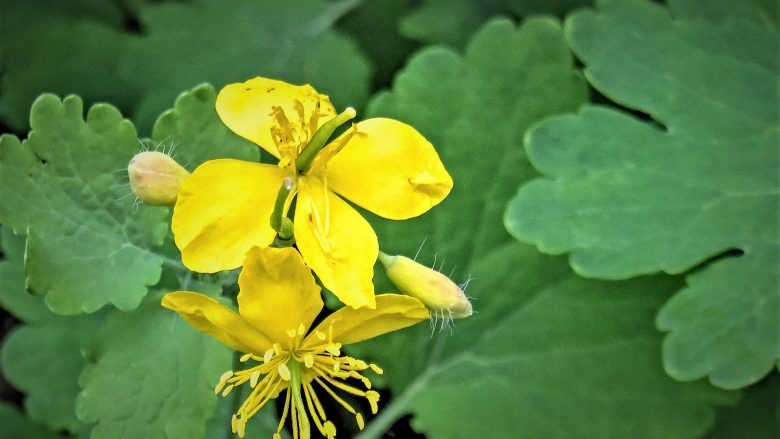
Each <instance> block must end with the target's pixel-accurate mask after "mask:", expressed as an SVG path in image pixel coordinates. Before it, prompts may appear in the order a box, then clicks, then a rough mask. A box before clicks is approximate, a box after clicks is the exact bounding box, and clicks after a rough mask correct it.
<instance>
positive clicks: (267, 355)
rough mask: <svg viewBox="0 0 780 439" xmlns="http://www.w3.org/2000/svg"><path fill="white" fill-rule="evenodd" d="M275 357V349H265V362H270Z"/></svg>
mask: <svg viewBox="0 0 780 439" xmlns="http://www.w3.org/2000/svg"><path fill="white" fill-rule="evenodd" d="M273 357H274V350H273V349H268V350H267V351H265V355H263V363H268V362H270V361H271V359H272V358H273Z"/></svg>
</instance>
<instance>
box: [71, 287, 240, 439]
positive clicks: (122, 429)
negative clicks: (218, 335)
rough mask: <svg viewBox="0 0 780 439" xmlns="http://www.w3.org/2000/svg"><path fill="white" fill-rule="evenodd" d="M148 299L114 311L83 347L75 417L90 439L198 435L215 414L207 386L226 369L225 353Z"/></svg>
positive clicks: (228, 360)
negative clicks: (89, 429) (87, 426)
mask: <svg viewBox="0 0 780 439" xmlns="http://www.w3.org/2000/svg"><path fill="white" fill-rule="evenodd" d="M159 299H160V297H159V295H155V297H150V298H149V300H147V301H145V302H144V303H143V304H142V305H141V306H140V307H139V308H138V309H136V310H135V311H133V312H129V313H121V312H115V313H113V314H112V315H111V316H110V317H109V318H108V320H107V323H106V326H105V328H104V329H103V330H102V331H101V333H100V335H99V336H98V337H97V338H96V340H95V342H94V344H92V345H91V346H89V348H88V350H87V356H88V358H89V359H90V361H91V363H92V364H90V365H89V366H87V369H85V370H84V373H83V374H82V376H81V379H80V384H81V393H80V394H79V396H78V399H77V402H76V411H77V413H78V415H79V418H81V419H82V420H84V421H85V422H88V423H96V425H95V426H94V428H93V430H92V436H91V437H92V438H93V439H95V438H137V437H143V438H171V439H174V438H199V437H204V435H205V429H206V419H207V418H209V417H211V416H212V415H213V413H214V408H215V405H216V402H217V398H218V396H215V395H214V392H213V391H212V389H213V387H214V386H215V385H216V384H217V381H218V380H219V376H220V375H221V374H222V373H223V372H225V371H226V370H228V369H230V367H231V364H232V363H231V362H232V356H231V353H230V351H229V350H228V349H227V348H226V347H224V346H222V345H221V344H220V343H219V342H217V341H215V340H213V339H211V338H209V337H208V336H206V335H204V334H201V333H199V332H198V331H196V330H195V329H192V328H191V327H189V326H188V325H187V323H186V322H184V320H182V319H181V318H180V317H179V316H178V315H177V314H176V313H174V312H172V311H170V310H167V309H164V308H162V307H161V306H160V303H159Z"/></svg>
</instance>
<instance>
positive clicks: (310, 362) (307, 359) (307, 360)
mask: <svg viewBox="0 0 780 439" xmlns="http://www.w3.org/2000/svg"><path fill="white" fill-rule="evenodd" d="M303 364H304V365H305V366H306V367H307V368H309V369H311V367H312V366H314V356H313V355H312V354H306V355H304V356H303Z"/></svg>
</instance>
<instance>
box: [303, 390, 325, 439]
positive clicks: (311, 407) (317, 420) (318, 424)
mask: <svg viewBox="0 0 780 439" xmlns="http://www.w3.org/2000/svg"><path fill="white" fill-rule="evenodd" d="M303 395H304V397H306V406H307V408H308V409H309V413H311V418H312V419H313V420H314V425H315V426H316V427H317V430H319V431H320V433H322V434H323V435H324V434H325V428H324V427H323V426H322V422H321V421H320V418H319V416H317V412H316V411H315V408H314V404H313V403H312V400H311V395H309V386H307V385H304V386H303ZM323 418H324V417H323Z"/></svg>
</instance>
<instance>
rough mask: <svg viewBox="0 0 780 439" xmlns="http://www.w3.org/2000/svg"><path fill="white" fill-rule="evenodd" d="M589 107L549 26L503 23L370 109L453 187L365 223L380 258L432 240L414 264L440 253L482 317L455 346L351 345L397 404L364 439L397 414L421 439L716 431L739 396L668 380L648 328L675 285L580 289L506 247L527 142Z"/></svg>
mask: <svg viewBox="0 0 780 439" xmlns="http://www.w3.org/2000/svg"><path fill="white" fill-rule="evenodd" d="M445 73H446V74H445ZM586 96H587V93H586V87H585V83H584V80H583V78H581V77H580V75H579V74H578V73H577V72H576V71H575V70H574V66H573V59H572V55H571V53H570V52H569V50H568V48H567V47H566V45H565V42H564V39H563V32H562V30H561V28H560V26H559V24H558V23H557V22H556V21H554V20H551V19H535V20H529V21H527V22H526V23H525V24H524V25H523V26H521V27H520V28H515V26H514V25H513V24H512V23H510V22H509V21H505V20H499V21H494V22H491V23H490V24H488V25H487V26H485V27H484V28H483V29H482V30H481V31H480V32H479V33H478V34H477V35H476V36H475V37H474V38H473V40H472V41H471V42H470V44H469V45H468V47H467V49H466V52H465V55H459V54H457V53H455V52H453V51H452V50H449V49H444V48H431V49H427V50H424V51H423V52H421V53H419V54H418V55H416V56H415V57H414V58H413V59H412V61H411V62H410V63H409V65H408V66H407V68H406V69H405V70H404V71H403V72H401V73H400V74H399V75H398V77H397V78H396V81H395V83H394V87H393V90H392V92H389V93H383V94H381V95H379V96H377V97H376V98H375V100H374V101H373V102H372V104H371V106H370V109H371V114H372V115H378V116H391V117H397V118H399V119H401V120H404V121H406V122H408V123H411V124H412V125H414V126H415V127H417V128H418V129H420V130H421V132H422V133H423V134H424V135H425V136H426V137H428V138H429V139H430V140H431V141H432V142H433V143H434V144H435V145H436V146H437V148H438V150H439V151H440V154H441V156H442V160H443V161H444V163H445V165H446V166H447V169H448V170H449V172H450V173H451V174H452V176H453V179H454V180H455V182H456V183H455V188H454V189H453V192H452V194H451V195H450V196H449V197H448V198H447V200H445V201H444V202H443V203H442V204H441V205H440V206H437V207H435V208H434V209H433V210H432V211H431V212H430V213H428V214H427V215H425V216H423V217H421V218H419V219H415V220H412V221H405V222H398V223H394V222H389V221H382V220H378V221H375V222H374V224H375V227H376V230H377V233H378V235H379V237H380V243H381V244H382V245H383V250H384V251H386V252H392V253H396V252H400V253H403V254H407V255H414V254H415V253H416V252H417V249H418V247H419V246H420V244H421V242H422V238H423V237H427V240H426V242H425V244H424V246H423V249H422V251H420V254H419V256H418V260H420V261H423V262H424V263H428V264H437V263H436V262H434V257H433V255H435V260H437V261H438V266H437V268H440V267H441V269H443V270H445V272H450V270H452V272H453V276H454V278H456V279H461V280H467V279H473V280H472V282H471V284H470V286H469V287H468V288H467V293H468V294H470V295H472V296H474V306H475V309H476V310H477V314H476V315H475V316H474V317H472V318H471V319H468V320H465V321H462V322H461V321H456V323H457V327H456V328H455V330H454V335H450V334H449V332H448V329H447V326H446V325H445V324H444V323H442V322H439V325H441V326H443V328H442V329H443V331H440V332H438V333H434V334H431V329H430V328H425V327H417V328H412V329H410V330H407V331H406V332H404V333H400V334H397V335H396V334H393V335H388V336H385V337H383V338H381V339H378V340H377V341H371V342H365V343H363V344H361V345H358V346H357V347H356V348H355V349H354V350H355V351H356V352H359V355H360V356H361V357H364V358H372V359H376V360H377V361H378V363H379V364H380V365H382V366H383V367H384V369H385V375H384V376H383V378H385V380H386V381H385V384H386V385H388V386H389V388H390V390H391V395H392V400H391V402H390V403H389V406H387V407H385V408H384V411H380V415H379V417H378V418H376V419H375V420H374V421H373V423H370V424H369V426H368V427H367V429H366V431H365V432H364V433H363V434H362V435H361V436H360V437H361V438H375V437H380V436H381V434H382V432H384V431H385V429H386V428H388V426H390V425H392V424H393V422H395V421H396V420H397V419H398V418H399V417H401V416H402V415H404V414H407V413H411V414H412V425H413V426H414V427H415V428H416V429H418V430H420V431H422V432H424V433H425V434H426V435H427V436H428V437H432V438H457V437H464V438H467V437H475V436H477V435H484V436H487V437H502V435H503V436H506V435H507V432H510V431H511V432H512V433H511V434H512V435H513V436H514V437H572V436H577V435H579V436H584V437H665V438H669V437H692V436H696V435H700V434H702V433H704V432H705V431H706V430H707V429H708V428H709V427H710V426H711V425H712V423H713V421H714V411H713V409H712V408H711V404H726V403H731V402H733V401H734V400H735V398H736V396H737V395H736V394H730V393H727V392H722V391H718V390H716V389H713V388H711V387H709V386H707V385H706V384H704V383H696V384H692V385H686V384H681V383H677V382H675V381H674V380H672V379H670V378H669V377H668V376H666V375H665V374H664V371H663V369H662V367H661V361H660V343H661V335H660V334H658V333H657V331H656V330H655V328H654V326H653V319H654V316H655V313H656V311H657V309H658V307H659V306H660V305H661V304H662V303H663V301H664V300H665V299H666V297H667V296H668V294H669V292H670V291H673V290H674V289H675V288H676V287H678V286H679V282H680V281H679V279H672V278H662V277H656V278H648V279H641V280H636V281H632V282H623V283H613V282H595V281H586V280H583V279H580V278H578V277H576V276H575V275H574V274H573V273H572V272H571V271H570V269H569V268H568V265H567V264H566V262H565V260H563V259H561V258H552V257H547V256H543V255H541V254H540V253H538V252H536V251H535V250H533V249H531V248H530V247H526V246H522V245H519V244H514V245H512V244H509V245H507V244H506V242H507V238H508V235H507V234H506V231H505V230H504V229H503V225H502V214H503V209H504V206H505V204H506V201H507V200H508V199H509V198H511V196H512V195H513V193H514V188H515V187H516V186H517V185H519V184H520V183H522V182H524V181H526V180H528V179H531V178H533V177H534V176H536V172H535V171H534V170H533V168H531V166H530V164H529V163H528V161H527V158H526V157H525V154H524V152H523V148H522V145H523V141H522V138H523V132H524V130H525V129H526V128H527V127H529V126H531V125H532V124H534V123H536V122H538V121H540V120H543V119H544V118H546V117H550V116H552V115H555V114H560V113H562V112H566V111H574V110H576V109H577V107H578V106H579V105H580V104H582V103H583V102H584V101H585V99H586ZM445 258H446V259H445ZM445 260H446V262H443V261H445ZM380 282H381V281H380ZM380 284H381V283H380ZM377 289H378V291H385V289H390V290H392V287H391V286H389V285H388V284H385V285H384V288H383V287H378V288H377ZM437 331H438V329H437ZM402 351H406V352H410V354H409V355H404V356H399V355H398V354H397V353H398V352H402ZM506 407H512V411H511V415H509V414H508V413H507V411H506ZM648 413H652V416H651V417H648ZM595 419H598V420H599V421H598V422H595V421H594V420H595Z"/></svg>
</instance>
